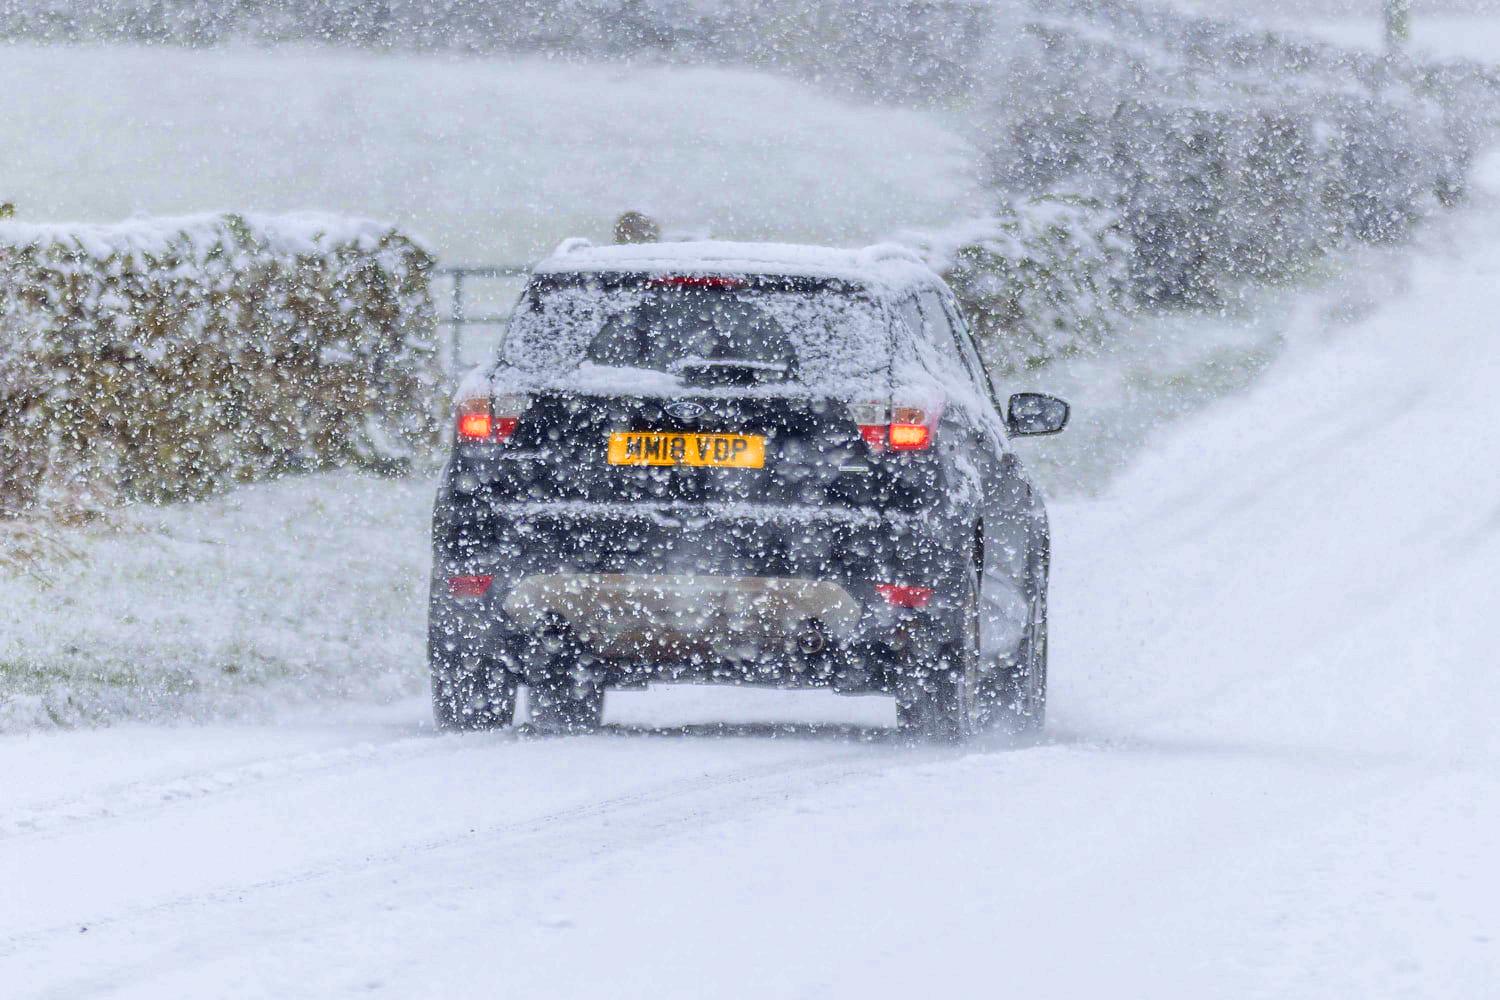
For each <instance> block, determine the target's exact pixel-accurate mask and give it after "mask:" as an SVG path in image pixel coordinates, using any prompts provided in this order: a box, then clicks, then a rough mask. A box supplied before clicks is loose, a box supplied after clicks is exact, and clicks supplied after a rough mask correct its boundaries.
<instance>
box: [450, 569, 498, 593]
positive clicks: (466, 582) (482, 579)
mask: <svg viewBox="0 0 1500 1000" xmlns="http://www.w3.org/2000/svg"><path fill="white" fill-rule="evenodd" d="M494 582H495V578H494V577H493V576H492V575H489V574H484V575H481V576H450V577H448V593H450V594H452V595H453V596H454V597H483V596H484V595H485V594H488V593H489V592H490V584H492V583H494Z"/></svg>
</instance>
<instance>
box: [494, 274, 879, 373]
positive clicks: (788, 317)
mask: <svg viewBox="0 0 1500 1000" xmlns="http://www.w3.org/2000/svg"><path fill="white" fill-rule="evenodd" d="M889 341H890V331H889V327H888V324H887V323H886V322H885V320H884V318H883V313H882V311H881V309H880V307H879V306H878V304H877V303H876V302H875V300H874V299H873V297H872V296H870V295H869V293H867V292H866V291H865V290H864V289H862V288H860V287H858V286H855V285H851V284H849V283H846V282H841V281H834V280H825V279H806V278H783V277H770V278H768V277H748V278H719V277H707V278H705V277H660V276H658V277H650V276H642V275H556V276H554V275H548V276H544V277H541V278H538V279H535V280H534V281H533V282H532V284H531V285H530V286H528V288H527V290H526V293H525V294H524V295H523V296H522V299H521V301H520V303H518V304H517V307H516V310H515V313H514V314H513V316H512V319H511V325H510V329H509V331H508V333H507V336H506V340H505V346H504V348H503V350H502V357H503V359H504V360H505V361H506V362H507V363H508V364H510V365H514V366H516V367H519V368H523V369H528V370H532V371H546V370H554V371H566V370H568V369H571V368H574V367H577V366H578V365H579V364H581V363H584V362H591V363H592V364H594V365H599V366H605V367H610V368H621V369H648V370H651V371H656V372H665V373H667V374H669V375H686V374H688V373H691V372H692V371H694V370H702V369H708V370H716V369H726V370H730V369H732V370H735V371H738V372H740V373H742V374H744V373H754V374H755V376H756V377H755V378H753V379H752V380H751V381H754V382H756V383H760V382H783V381H784V382H795V383H799V384H803V385H809V384H816V385H822V384H832V383H843V382H849V381H861V382H867V381H868V380H869V378H870V377H871V376H872V375H876V374H883V373H884V372H885V370H886V369H887V368H888V366H889V350H890V346H889Z"/></svg>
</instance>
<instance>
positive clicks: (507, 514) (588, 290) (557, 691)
mask: <svg viewBox="0 0 1500 1000" xmlns="http://www.w3.org/2000/svg"><path fill="white" fill-rule="evenodd" d="M1067 418H1068V407H1067V404H1066V403H1063V402H1062V401H1061V400H1057V399H1054V398H1052V397H1050V396H1044V395H1040V394H1036V393H1021V394H1018V395H1015V396H1012V397H1010V399H1009V401H1008V405H1007V406H1006V407H1004V408H1003V410H1002V407H1001V404H1000V402H999V400H998V399H997V397H996V396H995V394H994V387H993V383H992V382H991V380H990V378H989V376H988V375H987V374H986V372H985V370H984V367H983V364H982V363H981V360H980V356H979V353H978V352H977V351H976V350H975V347H974V344H973V342H972V340H971V338H970V336H969V333H968V331H967V329H966V328H965V325H964V322H963V318H962V316H961V315H960V314H959V311H958V309H957V307H956V305H955V303H954V300H953V296H952V294H951V293H950V292H949V290H948V288H947V287H946V286H945V285H944V284H943V282H942V281H941V280H940V279H939V278H938V277H937V276H936V275H935V274H933V273H932V271H930V270H929V269H928V268H927V267H926V266H924V265H923V264H922V263H921V262H920V261H919V260H918V259H917V258H916V257H915V256H913V255H911V254H910V253H909V252H907V251H905V250H903V249H901V248H898V247H874V248H870V249H867V250H861V251H847V250H831V249H823V248H816V247H796V246H781V245H771V244H734V243H664V244H647V245H636V246H611V247H601V248H594V247H592V246H590V245H588V244H587V243H586V242H585V241H581V240H570V241H568V242H566V243H564V244H563V245H562V246H561V247H559V248H558V250H557V251H556V252H555V253H554V254H553V255H552V256H551V257H549V258H548V259H546V260H544V261H542V262H541V263H540V264H539V265H538V266H537V267H536V269H535V271H534V272H533V275H532V277H531V279H530V281H529V283H528V284H527V287H526V290H525V292H524V293H523V294H522V296H521V299H520V301H519V303H518V304H517V306H516V309H515V313H514V315H513V317H512V319H511V322H510V326H509V328H508V331H507V333H506V336H505V340H504V344H503V346H502V348H501V350H500V355H499V358H498V359H497V361H496V362H495V363H494V364H493V365H491V366H487V367H486V368H483V369H481V370H479V371H476V372H475V373H473V374H472V375H470V377H469V378H468V380H467V381H466V382H465V383H464V385H463V386H462V387H461V389H460V391H459V394H458V401H457V406H456V411H455V414H454V447H453V452H452V456H451V458H450V460H449V462H448V465H447V467H446V470H445V472H444V475H443V481H442V485H441V487H440V490H439V492H438V497H437V504H436V511H435V516H434V524H433V541H434V559H433V576H432V598H431V616H430V628H429V656H430V662H431V668H432V692H433V707H434V712H435V715H436V719H437V722H438V724H439V726H441V727H443V728H456V729H467V728H486V727H491V726H498V725H505V724H508V723H510V722H511V721H512V720H513V717H514V714H515V705H516V693H517V689H518V685H520V684H526V685H527V686H528V689H529V691H530V699H529V700H530V704H531V706H532V718H533V721H534V722H535V723H536V724H537V725H538V726H539V727H542V728H545V729H554V730H581V729H588V728H591V727H593V726H595V725H597V724H598V722H599V719H600V713H601V711H602V706H603V698H604V692H605V691H606V690H607V689H610V688H624V687H639V686H644V685H646V684H648V683H658V682H671V681H682V682H697V683H704V682H721V683H730V684H763V685H773V686H777V687H830V688H832V689H834V690H835V691H840V692H846V693H871V692H883V693H887V694H890V695H893V696H894V697H895V699H896V701H897V705H898V715H899V718H900V720H901V724H902V726H903V727H904V728H907V729H910V730H913V731H915V732H917V733H920V734H923V735H926V736H932V737H937V738H944V739H956V738H962V737H963V736H965V735H966V734H968V733H970V732H972V731H974V730H975V729H976V728H979V727H984V726H989V725H996V724H999V725H1005V726H1008V727H1010V728H1013V729H1020V730H1025V729H1032V728H1038V727H1040V726H1041V725H1042V721H1043V714H1044V711H1045V704H1046V689H1047V669H1046V663H1047V569H1048V555H1049V541H1048V531H1047V518H1046V512H1045V510H1044V508H1043V506H1042V502H1041V499H1040V497H1039V496H1038V495H1037V493H1036V491H1035V490H1034V489H1033V487H1032V484H1031V482H1030V481H1029V480H1028V478H1027V476H1026V473H1025V471H1024V470H1023V468H1022V466H1021V463H1020V461H1019V460H1018V459H1017V457H1016V455H1015V453H1014V451H1012V449H1011V446H1010V438H1012V437H1015V436H1017V435H1027V434H1050V433H1055V432H1057V431H1060V430H1061V429H1062V428H1063V426H1064V424H1065V423H1066V422H1067Z"/></svg>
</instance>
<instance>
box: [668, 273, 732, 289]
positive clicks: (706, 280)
mask: <svg viewBox="0 0 1500 1000" xmlns="http://www.w3.org/2000/svg"><path fill="white" fill-rule="evenodd" d="M650 284H651V285H654V286H656V287H658V288H744V287H745V285H746V281H745V279H744V278H727V277H725V276H723V275H719V274H664V275H662V276H661V277H659V278H652V279H651V281H650Z"/></svg>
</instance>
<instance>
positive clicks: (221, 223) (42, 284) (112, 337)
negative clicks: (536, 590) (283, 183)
mask: <svg viewBox="0 0 1500 1000" xmlns="http://www.w3.org/2000/svg"><path fill="white" fill-rule="evenodd" d="M431 262H432V259H431V256H430V255H429V254H428V252H427V251H426V250H425V249H423V248H422V247H421V246H420V245H418V244H417V243H415V242H413V241H412V240H411V239H410V238H408V237H406V236H405V235H403V234H401V233H400V232H398V231H396V230H393V229H391V228H390V227H387V226H383V225H380V224H378V223H374V222H368V221H364V220H357V219H342V218H337V217H333V216H324V215H314V214H302V215H288V216H278V217H255V216H239V215H222V216H195V217H191V218H183V219H160V220H143V221H135V222H129V223H123V224H120V225H116V226H93V225H28V224H23V223H14V222H7V223H3V224H0V413H4V414H5V421H4V424H3V425H0V507H3V508H4V509H5V510H6V511H8V512H10V513H18V512H24V511H26V510H28V509H31V508H34V507H37V506H46V507H55V506H58V505H60V504H61V505H66V506H74V507H81V508H84V509H94V508H98V507H100V506H103V505H107V504H109V503H112V502H117V501H119V500H125V499H144V500H152V501H160V500H173V499H181V498H187V497H198V496H203V495H205V494H208V493H210V492H213V491H214V490H216V489H219V488H221V487H223V486H225V485H227V484H229V483H233V482H244V481H248V480H253V479H261V478H265V477H267V476H272V475H277V474H280V473H285V472H290V471H301V470H306V469H312V468H324V467H330V466H340V465H357V466H362V467H376V468H382V469H391V468H395V467H397V466H398V465H399V464H400V463H401V461H402V460H403V457H404V455H405V452H406V449H409V448H410V447H411V446H413V445H415V444H416V443H418V442H420V441H422V440H423V439H425V438H426V437H427V436H428V435H430V434H431V432H432V430H433V422H432V413H431V410H432V403H431V400H432V399H433V396H434V390H435V388H436V383H437V380H438V370H437V367H436V361H435V356H434V351H433V343H432V328H433V322H434V317H433V308H432V302H431V298H430V296H429V294H428V286H427V277H428V271H429V269H430V267H431Z"/></svg>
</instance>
